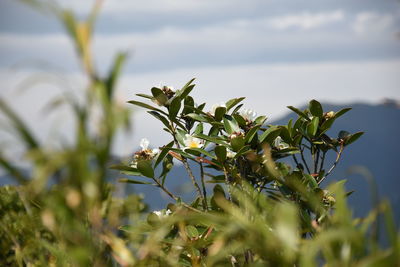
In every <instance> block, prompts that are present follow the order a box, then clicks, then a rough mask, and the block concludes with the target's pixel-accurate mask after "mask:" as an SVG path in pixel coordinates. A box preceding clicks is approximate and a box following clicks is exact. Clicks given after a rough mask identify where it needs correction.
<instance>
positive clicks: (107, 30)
mask: <svg viewBox="0 0 400 267" xmlns="http://www.w3.org/2000/svg"><path fill="white" fill-rule="evenodd" d="M57 3H58V4H60V5H62V6H64V7H68V8H71V9H73V10H74V11H75V12H76V13H77V14H79V16H82V17H84V16H85V15H86V14H87V13H88V12H89V10H90V8H91V6H92V4H93V1H86V0H85V1H82V0H69V1H57ZM121 50H122V51H128V52H129V53H130V55H131V57H130V60H129V62H128V64H127V66H126V68H125V69H124V75H123V77H122V80H121V81H120V83H119V86H118V96H119V99H120V101H121V102H126V101H128V100H131V99H133V98H134V97H135V96H134V94H136V93H145V92H147V90H149V89H150V88H151V87H152V86H158V85H169V86H173V87H175V88H180V86H182V85H183V84H185V83H186V82H187V81H188V80H189V79H191V78H192V77H196V78H197V84H198V85H197V86H196V90H195V91H194V96H195V97H196V98H197V99H198V101H199V102H207V103H209V106H211V105H212V104H214V103H217V102H221V101H226V100H228V99H230V98H233V97H239V96H246V97H247V99H246V101H245V106H246V107H247V108H251V109H254V110H256V111H257V112H258V114H266V115H267V116H269V118H270V119H269V121H270V122H274V121H278V120H279V119H282V118H284V117H285V116H286V114H287V108H286V106H287V105H293V106H298V107H302V106H304V105H305V104H306V103H307V102H308V101H309V100H310V99H313V98H314V99H317V100H319V101H321V102H322V103H325V104H327V103H328V104H330V106H329V108H330V109H338V108H339V107H341V106H343V105H345V106H353V107H355V110H354V113H353V114H354V115H352V117H349V118H348V119H347V122H346V125H343V126H347V127H350V128H351V129H349V130H351V131H359V130H363V131H366V132H367V133H366V138H364V141H362V142H361V141H360V143H359V144H357V145H356V144H355V145H354V150H355V152H353V154H348V155H349V156H347V158H345V159H344V160H345V161H347V162H349V163H348V165H344V166H342V169H339V171H338V173H339V175H338V176H340V177H342V176H346V175H347V174H346V173H347V172H346V171H347V169H348V167H349V166H350V165H351V164H353V165H362V166H366V167H368V169H369V170H370V171H371V172H372V174H373V176H374V177H379V179H380V180H378V182H379V183H380V184H382V185H381V187H380V188H379V189H380V193H381V195H385V196H388V197H389V198H391V200H392V201H393V202H394V204H395V205H396V204H400V201H399V197H398V196H397V192H396V190H395V188H399V187H397V186H398V182H397V181H398V179H397V178H399V177H398V174H397V173H398V168H397V166H398V163H399V162H398V156H397V153H398V151H399V148H400V146H399V143H398V141H397V138H398V136H399V135H400V130H399V126H398V125H399V122H400V120H399V119H400V113H399V99H400V88H399V85H400V1H396V0H380V1H376V0H337V1H321V0H307V1H292V0H268V1H266V0H247V1H239V0H202V1H198V0H147V1H128V0H106V1H104V3H103V7H102V10H101V14H100V16H99V19H98V23H97V27H96V35H95V38H94V51H95V57H96V61H97V62H96V63H97V68H98V69H99V70H100V72H103V73H105V72H106V71H107V70H108V69H109V67H110V62H111V59H112V57H113V55H114V54H115V53H116V52H117V51H121ZM80 71H81V69H80V66H79V65H78V61H77V59H76V57H75V54H74V50H73V46H72V44H71V42H70V40H68V37H67V36H66V34H65V33H64V32H63V30H62V27H61V25H60V24H59V22H58V21H57V20H56V19H55V18H54V17H52V16H51V15H49V14H46V12H38V11H37V10H34V9H32V8H31V7H29V6H27V5H23V4H21V2H20V1H15V0H1V2H0V85H1V89H0V96H1V97H2V98H4V99H6V100H7V101H8V102H9V103H10V104H11V105H12V106H14V107H15V109H17V111H18V113H19V114H20V115H21V116H22V117H24V118H25V119H26V120H27V121H28V124H29V125H30V126H31V128H32V129H33V131H34V132H35V133H36V135H37V136H39V137H40V138H41V139H42V140H46V142H48V143H49V144H50V145H51V144H54V145H57V143H59V142H60V140H63V142H66V143H68V142H69V141H70V140H71V138H72V132H73V131H72V129H71V127H72V123H71V117H70V116H69V112H68V111H67V110H66V109H63V108H61V109H57V110H56V111H54V112H49V109H48V105H49V103H51V101H53V100H54V99H56V98H57V97H59V96H60V94H62V93H63V92H74V93H75V94H77V95H79V93H80V92H81V89H82V86H84V84H85V81H84V80H83V78H82V76H81V74H80ZM132 120H133V131H132V132H131V133H130V134H121V136H120V137H119V139H118V142H117V143H116V145H115V148H114V152H115V154H116V155H118V156H126V155H129V154H130V153H132V152H133V151H135V149H136V148H137V147H138V143H139V140H140V139H141V138H143V137H147V138H148V139H150V142H151V144H152V146H160V145H163V144H165V143H166V142H167V141H168V137H167V135H166V133H164V132H163V131H162V130H161V127H160V126H159V124H158V122H157V121H155V120H152V119H151V118H150V117H149V116H148V115H147V114H146V113H145V112H144V111H141V110H139V109H138V110H134V112H133V117H132ZM343 120H346V118H345V117H344V118H343ZM2 127H5V126H2ZM0 137H1V145H2V149H4V150H7V151H8V153H9V154H11V155H12V156H13V157H14V158H15V159H16V160H21V161H22V155H21V154H20V153H19V152H18V146H17V144H16V143H15V141H13V139H12V136H9V135H4V134H1V135H0ZM357 181H358V184H353V185H352V184H350V187H357V188H356V189H358V191H360V192H367V191H368V190H369V189H368V186H367V185H365V184H366V183H365V181H364V182H360V181H361V180H360V179H359V180H357ZM360 183H361V184H362V185H360ZM141 190H142V189H141ZM143 190H144V189H143ZM390 190H391V191H390ZM369 198H370V196H365V198H364V199H363V198H358V199H357V201H358V202H359V203H360V204H359V205H361V206H362V203H363V202H364V203H365V201H367V200H368V199H369ZM399 206H400V205H397V207H399ZM398 211H399V209H397V212H398Z"/></svg>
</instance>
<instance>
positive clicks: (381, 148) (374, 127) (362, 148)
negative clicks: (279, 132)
mask: <svg viewBox="0 0 400 267" xmlns="http://www.w3.org/2000/svg"><path fill="white" fill-rule="evenodd" d="M323 107H324V109H325V111H330V110H333V111H338V110H340V109H342V108H345V107H352V110H351V111H349V112H348V113H346V114H345V115H343V116H342V117H340V118H339V119H338V120H337V121H336V122H335V124H334V125H333V128H332V129H331V130H330V132H328V134H330V135H332V136H337V134H338V132H339V131H340V130H346V131H348V132H350V133H353V132H357V131H363V132H365V134H364V135H363V136H362V137H361V138H360V139H358V140H357V141H356V142H355V143H353V144H351V145H349V146H348V147H346V148H345V150H344V152H343V156H342V160H341V161H340V162H339V164H338V166H337V167H336V169H335V170H334V171H333V173H332V174H331V176H328V178H327V179H326V181H325V182H324V183H323V185H328V184H329V183H331V182H332V181H334V180H341V179H347V183H346V189H347V190H348V191H352V190H354V191H355V192H354V193H353V194H352V195H351V196H350V197H349V204H350V206H351V207H352V208H353V210H354V214H355V215H356V216H362V215H365V214H366V213H367V212H368V211H369V210H370V209H371V207H372V206H373V203H372V198H373V196H372V195H371V186H370V185H369V183H368V182H367V179H368V177H365V176H363V175H360V174H359V173H351V171H354V170H355V169H360V168H359V166H362V167H363V168H365V169H367V170H368V171H369V172H370V173H371V174H372V176H373V179H374V182H375V183H376V184H377V187H378V193H379V196H380V198H381V199H383V198H387V199H389V200H390V202H391V203H392V206H393V209H394V211H395V214H396V217H397V219H399V218H400V194H399V191H400V172H399V169H398V168H399V166H400V161H399V158H400V156H399V152H400V139H399V138H400V108H399V106H398V105H397V104H396V102H394V101H385V104H381V105H368V104H349V105H344V106H339V105H331V104H323ZM303 108H305V107H303ZM293 117H295V116H293V115H288V116H285V117H284V118H282V119H280V120H278V121H276V122H274V123H276V124H285V123H287V121H288V120H289V119H290V118H293ZM334 156H335V155H330V157H329V159H330V162H332V161H333V160H334ZM328 162H329V161H328Z"/></svg>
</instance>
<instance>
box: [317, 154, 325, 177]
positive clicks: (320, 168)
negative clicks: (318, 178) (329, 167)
mask: <svg viewBox="0 0 400 267" xmlns="http://www.w3.org/2000/svg"><path fill="white" fill-rule="evenodd" d="M325 155H326V151H323V152H322V158H321V164H320V165H319V170H318V173H320V172H321V171H322V168H323V167H324V162H325Z"/></svg>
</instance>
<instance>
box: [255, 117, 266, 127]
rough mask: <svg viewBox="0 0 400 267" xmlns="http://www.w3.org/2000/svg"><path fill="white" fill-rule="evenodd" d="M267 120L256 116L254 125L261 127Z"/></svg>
mask: <svg viewBox="0 0 400 267" xmlns="http://www.w3.org/2000/svg"><path fill="white" fill-rule="evenodd" d="M267 119H268V118H267V116H258V117H257V118H256V119H255V120H254V123H255V124H259V125H263V124H264V123H265V121H266V120H267Z"/></svg>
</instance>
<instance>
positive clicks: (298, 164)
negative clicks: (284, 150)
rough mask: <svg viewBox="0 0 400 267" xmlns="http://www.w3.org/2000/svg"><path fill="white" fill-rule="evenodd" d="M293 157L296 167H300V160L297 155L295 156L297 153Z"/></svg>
mask: <svg viewBox="0 0 400 267" xmlns="http://www.w3.org/2000/svg"><path fill="white" fill-rule="evenodd" d="M292 158H293V160H294V162H295V163H296V167H297V168H298V169H300V163H299V161H298V160H297V158H296V156H295V155H292Z"/></svg>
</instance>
